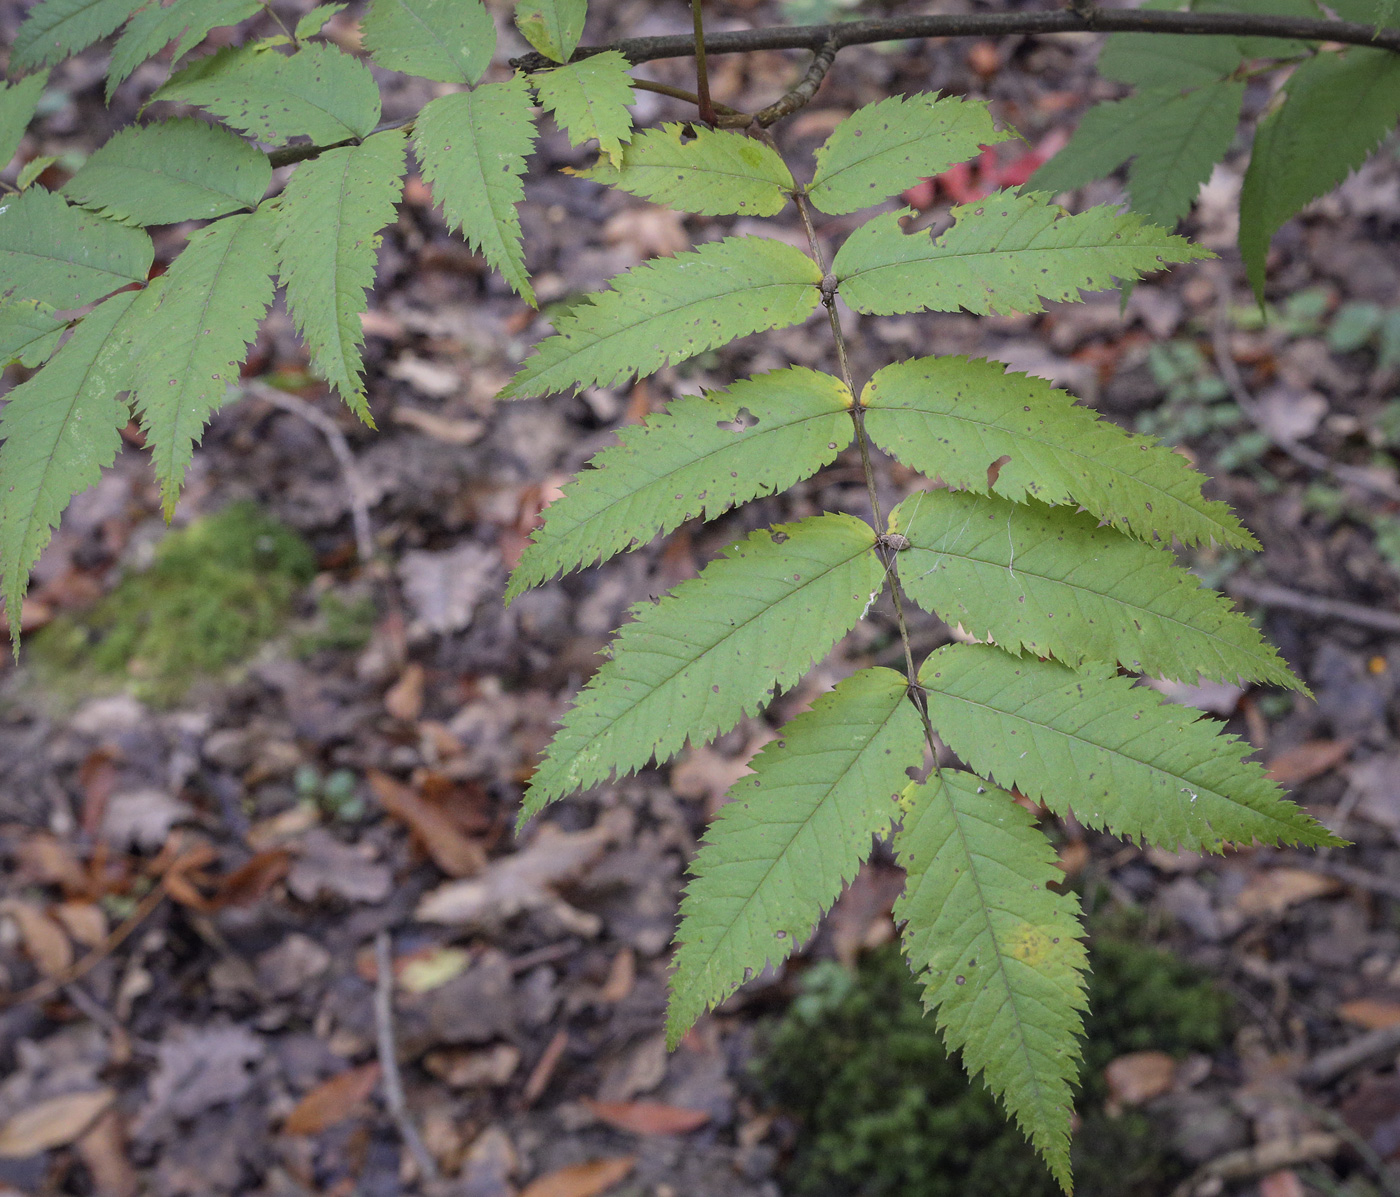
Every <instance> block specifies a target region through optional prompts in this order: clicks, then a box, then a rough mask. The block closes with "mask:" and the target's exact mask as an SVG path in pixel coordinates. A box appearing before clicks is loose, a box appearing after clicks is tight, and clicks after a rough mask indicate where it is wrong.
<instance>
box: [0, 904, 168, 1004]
mask: <svg viewBox="0 0 1400 1197" xmlns="http://www.w3.org/2000/svg"><path fill="white" fill-rule="evenodd" d="M165 897H166V889H165V885H164V883H163V882H162V883H161V884H158V885H157V886H156V887H155V888H154V889H153V890H151V892H150V893H148V894H147V895H146V896H145V897H144V898H142V899H141V901H140V903H139V904H138V905H137V907H136V909H135V910H133V911H132V912H131V913H130V914H129V915H127V917H126V918H125V919H124V920H123V921H122V922H121V923H120V924H119V925H118V926H117V927H116V929H115V930H113V931H112V933H111V934H110V935H108V936H107V938H106V939H104V940H103V941H102V942H101V943H100V944H98V945H97V947H95V948H93V949H92V951H91V952H89V953H88V954H87V955H86V956H84V957H83V958H82V959H81V960H76V961H74V962H73V963H72V964H70V965H69V966H68V967H67V968H66V969H64V970H63V971H62V972H61V973H59V974H58V975H57V976H55V977H49V978H48V979H47V980H45V981H40V982H38V983H37V984H35V985H31V986H30V987H29V988H28V989H21V990H20V991H19V992H18V993H0V1009H4V1008H5V1007H7V1006H20V1005H23V1004H24V1003H25V1002H43V1001H47V1000H48V999H49V998H51V997H53V995H54V994H56V993H57V992H58V991H59V990H60V989H62V988H63V987H64V986H65V985H71V984H72V983H73V982H74V981H76V980H78V979H79V978H80V977H85V976H87V974H88V973H89V972H91V971H92V969H93V967H94V966H95V965H96V964H97V963H98V962H99V961H101V960H105V959H106V958H107V957H108V956H110V955H111V954H112V953H113V952H114V951H116V950H117V948H118V947H120V946H121V945H122V943H124V942H125V941H126V939H127V938H128V936H130V935H131V933H132V932H133V931H135V930H136V928H137V927H139V926H140V925H141V924H142V923H143V922H145V921H146V919H147V918H148V917H150V914H151V912H152V911H154V910H155V908H156V907H157V906H159V905H160V904H161V903H162V902H163V901H164V900H165Z"/></svg>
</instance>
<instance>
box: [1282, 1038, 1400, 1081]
mask: <svg viewBox="0 0 1400 1197" xmlns="http://www.w3.org/2000/svg"><path fill="white" fill-rule="evenodd" d="M1396 1048H1400V1026H1393V1027H1381V1028H1380V1029H1379V1030H1376V1031H1367V1032H1366V1033H1365V1034H1364V1035H1358V1036H1357V1037H1356V1038H1355V1039H1353V1040H1351V1041H1350V1042H1349V1043H1343V1044H1342V1045H1341V1046H1340V1047H1334V1048H1331V1049H1330V1050H1328V1051H1325V1052H1322V1053H1320V1054H1319V1055H1316V1056H1314V1057H1313V1058H1312V1059H1311V1060H1309V1061H1308V1062H1307V1063H1306V1064H1304V1065H1303V1067H1302V1068H1300V1069H1299V1070H1298V1072H1297V1074H1296V1075H1297V1077H1298V1079H1299V1080H1300V1081H1302V1082H1303V1083H1304V1084H1307V1085H1326V1084H1329V1083H1330V1082H1332V1081H1335V1080H1336V1079H1337V1078H1338V1077H1340V1076H1342V1075H1343V1074H1345V1073H1348V1072H1350V1071H1351V1070H1352V1069H1353V1068H1357V1067H1359V1066H1360V1065H1362V1064H1365V1063H1367V1062H1368V1061H1370V1060H1376V1059H1379V1058H1380V1057H1381V1056H1387V1055H1389V1054H1390V1053H1391V1052H1393V1051H1395V1049H1396Z"/></svg>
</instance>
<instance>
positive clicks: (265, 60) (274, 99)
mask: <svg viewBox="0 0 1400 1197" xmlns="http://www.w3.org/2000/svg"><path fill="white" fill-rule="evenodd" d="M151 99H152V100H170V101H172V102H174V103H177V104H194V105H197V106H198V107H200V108H205V109H208V110H209V111H210V112H212V113H213V114H214V115H215V116H217V117H219V118H220V119H222V120H224V121H227V122H228V123H229V124H230V125H232V126H233V127H234V128H235V129H241V130H242V131H243V132H244V133H246V134H248V136H249V137H251V138H253V140H255V141H262V142H266V143H268V144H269V145H282V144H284V143H285V142H286V141H287V140H288V139H289V138H292V137H295V136H297V135H298V134H302V135H304V136H306V137H309V138H311V140H312V141H313V142H315V143H316V144H317V145H332V144H335V143H337V142H341V141H347V140H350V139H356V140H358V139H359V138H363V137H368V136H369V135H370V133H371V132H372V131H373V130H374V126H375V125H376V124H377V123H378V122H379V85H378V84H377V83H375V81H374V76H373V75H371V74H370V72H369V68H368V67H367V66H365V64H364V63H362V62H360V61H359V59H357V58H352V57H351V56H350V55H349V54H345V53H343V52H342V51H340V50H338V49H337V48H336V47H335V46H329V45H325V44H324V43H315V44H312V45H308V46H303V47H302V48H301V49H300V50H298V51H296V52H295V53H294V54H279V53H278V52H277V51H276V50H275V49H271V48H269V47H268V46H266V45H251V46H239V47H236V48H233V49H227V50H220V51H219V52H218V53H216V54H210V55H209V56H208V57H206V58H201V59H199V60H198V61H197V62H194V63H192V64H191V65H189V66H188V67H186V68H185V69H184V70H183V71H181V72H180V73H179V74H177V75H175V76H174V77H173V78H171V80H170V82H168V83H167V84H166V85H165V86H164V87H162V88H161V89H160V90H159V91H157V92H156V93H155V95H154V96H152V97H151Z"/></svg>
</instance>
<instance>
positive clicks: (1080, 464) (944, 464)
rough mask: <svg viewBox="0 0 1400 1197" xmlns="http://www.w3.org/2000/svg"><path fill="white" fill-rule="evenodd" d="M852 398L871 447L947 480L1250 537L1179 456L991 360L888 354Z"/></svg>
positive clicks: (1225, 536) (1190, 537)
mask: <svg viewBox="0 0 1400 1197" xmlns="http://www.w3.org/2000/svg"><path fill="white" fill-rule="evenodd" d="M861 403H862V405H863V406H864V407H865V408H866V409H867V410H866V414H865V426H866V430H867V431H868V432H869V433H870V437H871V439H872V440H873V441H874V442H875V443H876V444H877V445H879V446H880V448H882V449H884V450H885V452H887V453H889V454H890V455H891V456H893V457H895V458H897V459H898V460H899V461H901V462H903V463H904V464H905V465H907V466H909V467H910V468H911V469H915V470H918V471H920V472H921V473H924V474H927V475H929V476H930V477H938V478H941V479H942V480H943V481H944V482H946V483H947V484H948V485H949V486H951V487H954V488H956V489H959V490H971V491H977V492H980V493H989V492H990V493H995V494H999V495H1001V496H1003V497H1004V498H1007V499H1012V500H1015V501H1017V502H1020V501H1024V500H1025V499H1026V498H1028V497H1029V498H1037V499H1040V500H1042V501H1044V502H1046V503H1076V504H1078V505H1079V506H1081V507H1083V508H1085V509H1086V510H1088V511H1090V512H1092V513H1093V514H1094V515H1095V516H1097V517H1098V518H1099V519H1102V520H1109V521H1111V522H1112V523H1114V524H1115V525H1117V526H1118V527H1120V528H1123V529H1125V530H1127V531H1129V532H1131V533H1133V534H1134V535H1135V536H1138V537H1140V538H1142V539H1143V540H1152V539H1154V538H1160V539H1162V540H1169V539H1170V538H1171V537H1173V536H1175V537H1177V538H1178V539H1179V540H1180V541H1181V542H1182V543H1183V544H1187V545H1195V544H1202V543H1205V542H1206V541H1209V540H1214V541H1216V542H1217V543H1219V544H1222V545H1229V546H1231V547H1234V548H1246V549H1257V548H1258V547H1259V542H1258V541H1256V540H1255V539H1254V537H1253V536H1251V535H1250V534H1249V532H1248V531H1247V530H1246V529H1245V528H1244V527H1243V526H1241V524H1240V522H1239V520H1237V519H1236V518H1235V516H1234V513H1233V512H1231V510H1230V508H1229V507H1228V506H1226V505H1225V504H1224V503H1217V502H1214V501H1212V500H1209V499H1205V498H1202V496H1201V483H1202V482H1203V481H1204V478H1203V477H1202V476H1201V475H1200V474H1199V473H1197V472H1196V471H1195V470H1193V469H1192V468H1191V466H1190V465H1188V464H1187V462H1186V461H1185V459H1183V458H1182V457H1181V455H1180V454H1177V453H1173V452H1172V451H1171V450H1170V449H1168V448H1166V447H1165V446H1163V445H1160V444H1158V443H1157V442H1156V441H1153V440H1151V439H1149V438H1148V437H1142V436H1132V435H1130V434H1128V433H1126V432H1124V431H1123V430H1122V429H1121V428H1118V427H1117V426H1116V425H1114V424H1110V423H1109V422H1108V421H1106V420H1101V419H1099V417H1098V416H1097V415H1095V414H1094V413H1093V412H1092V411H1089V410H1088V409H1087V408H1083V407H1079V406H1077V405H1076V404H1075V402H1074V399H1073V398H1072V397H1071V396H1070V395H1067V394H1066V393H1065V392H1064V391H1058V390H1056V389H1055V388H1054V387H1052V386H1051V385H1050V384H1049V383H1048V382H1045V381H1043V380H1042V379H1039V378H1030V377H1028V376H1027V375H1024V374H1008V373H1007V371H1006V367H1005V366H1003V365H1002V364H1001V363H1000V362H988V361H983V360H981V359H975V358H965V357H952V356H949V357H939V358H933V357H925V358H915V359H913V360H911V361H906V362H898V363H896V364H895V365H891V366H886V367H885V368H884V369H882V370H879V371H877V372H876V374H875V376H874V377H873V378H872V379H871V380H870V383H869V385H867V386H866V388H865V391H864V393H863V394H862V395H861Z"/></svg>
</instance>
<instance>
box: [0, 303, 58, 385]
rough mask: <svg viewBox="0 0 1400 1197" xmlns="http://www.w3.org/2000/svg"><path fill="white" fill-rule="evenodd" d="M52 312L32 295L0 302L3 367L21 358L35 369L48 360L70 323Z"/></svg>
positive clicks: (0, 351)
mask: <svg viewBox="0 0 1400 1197" xmlns="http://www.w3.org/2000/svg"><path fill="white" fill-rule="evenodd" d="M52 313H53V309H52V308H51V307H49V305H48V304H46V303H35V302H34V301H33V300H29V299H12V300H9V301H6V302H0V369H4V367H6V366H8V365H11V364H12V363H14V362H19V363H20V365H22V366H26V367H28V368H29V369H31V370H32V369H34V368H35V367H36V366H39V365H41V364H42V363H43V362H45V361H46V360H48V357H49V355H50V354H51V353H53V351H54V350H55V349H56V348H57V347H58V342H59V339H60V338H61V337H62V336H63V330H64V329H66V328H67V327H68V326H67V325H66V324H64V323H63V321H61V320H55V319H54V317H53V315H52Z"/></svg>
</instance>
